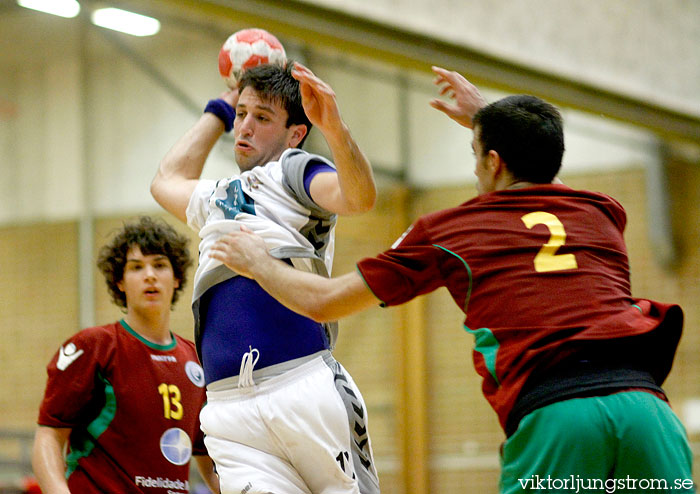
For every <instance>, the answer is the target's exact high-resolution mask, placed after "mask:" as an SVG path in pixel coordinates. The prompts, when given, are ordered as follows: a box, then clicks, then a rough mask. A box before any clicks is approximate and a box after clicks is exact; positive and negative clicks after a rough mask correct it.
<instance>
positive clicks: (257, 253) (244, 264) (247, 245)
mask: <svg viewBox="0 0 700 494" xmlns="http://www.w3.org/2000/svg"><path fill="white" fill-rule="evenodd" d="M210 256H211V258H212V259H216V260H217V261H221V262H222V263H223V264H224V265H226V266H227V267H228V268H229V269H231V270H232V271H235V272H236V273H238V274H240V275H241V276H245V277H246V278H254V275H253V273H254V272H255V268H256V267H258V266H261V265H262V264H264V263H265V262H269V261H270V260H272V257H271V256H270V255H269V254H268V253H267V246H266V245H265V241H264V240H263V239H262V237H260V236H258V235H256V234H255V233H253V232H252V231H251V230H250V229H248V228H246V227H245V226H241V231H239V232H233V233H229V234H227V235H224V236H222V237H221V238H220V239H219V240H217V241H216V243H214V245H213V246H212V247H211V254H210Z"/></svg>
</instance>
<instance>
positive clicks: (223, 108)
mask: <svg viewBox="0 0 700 494" xmlns="http://www.w3.org/2000/svg"><path fill="white" fill-rule="evenodd" d="M204 113H213V114H214V115H216V116H217V117H219V120H221V121H222V122H223V123H224V129H225V130H226V132H231V129H232V128H233V120H234V119H235V118H236V112H235V110H234V109H233V107H232V106H231V105H229V104H228V103H227V102H225V101H224V100H222V99H212V100H209V103H207V107H206V108H205V109H204Z"/></svg>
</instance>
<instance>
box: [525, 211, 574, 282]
mask: <svg viewBox="0 0 700 494" xmlns="http://www.w3.org/2000/svg"><path fill="white" fill-rule="evenodd" d="M520 219H521V220H522V221H523V223H525V226H526V227H527V228H528V229H531V228H532V227H533V226H535V225H544V226H546V227H547V229H548V230H549V241H548V242H547V243H545V244H544V245H542V247H541V248H540V251H539V252H538V253H537V255H536V256H535V260H534V264H535V271H537V272H538V273H546V272H549V271H563V270H565V269H577V268H578V263H577V262H576V257H575V256H574V255H573V254H557V253H556V252H557V250H558V249H559V247H561V246H562V245H564V243H565V242H566V231H565V230H564V225H562V223H561V221H559V218H557V217H556V216H554V215H553V214H551V213H546V212H544V211H535V212H534V213H528V214H526V215H525V216H523V217H521V218H520Z"/></svg>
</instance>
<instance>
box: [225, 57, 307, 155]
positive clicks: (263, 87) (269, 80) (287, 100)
mask: <svg viewBox="0 0 700 494" xmlns="http://www.w3.org/2000/svg"><path fill="white" fill-rule="evenodd" d="M293 67H294V62H293V61H291V60H287V63H286V65H285V66H284V67H282V66H280V65H277V64H262V65H257V66H255V67H251V68H249V69H248V70H245V71H244V72H243V74H242V75H241V78H240V80H239V81H238V92H239V93H242V92H243V89H245V88H246V87H251V88H252V89H254V90H255V92H257V93H258V96H259V97H260V99H262V100H263V101H265V102H268V103H275V104H278V105H280V106H281V107H283V108H284V109H285V110H286V111H287V124H286V126H287V127H289V126H290V125H306V135H305V136H304V138H303V139H302V140H301V142H299V145H298V146H297V147H299V148H300V147H302V146H303V145H304V141H305V140H306V138H307V137H308V136H309V132H311V127H312V125H311V122H310V121H309V119H308V117H307V116H306V113H304V107H303V106H302V104H301V92H300V90H299V81H297V80H296V79H295V78H294V77H292V68H293Z"/></svg>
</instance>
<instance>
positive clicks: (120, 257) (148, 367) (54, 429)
mask: <svg viewBox="0 0 700 494" xmlns="http://www.w3.org/2000/svg"><path fill="white" fill-rule="evenodd" d="M187 242H188V240H187V238H186V237H184V236H181V235H179V234H178V233H177V232H176V231H175V230H174V229H173V228H172V227H171V226H170V225H168V224H166V223H165V222H163V221H156V220H153V219H151V218H149V217H142V218H140V219H139V220H138V221H136V222H133V223H128V224H126V225H124V227H123V228H122V229H121V230H119V231H118V232H117V233H116V234H115V235H114V237H113V238H112V240H111V241H110V242H109V243H108V244H107V245H105V246H103V247H102V249H101V250H100V254H99V260H98V263H97V264H98V266H99V268H100V270H101V271H102V273H103V274H104V276H105V280H106V282H107V287H108V289H109V292H110V294H111V296H112V300H113V302H114V303H115V305H117V306H118V307H121V308H123V309H124V311H125V315H124V318H123V319H121V320H120V321H117V322H115V323H112V324H107V325H104V326H97V327H92V328H87V329H83V330H82V331H80V332H78V333H76V334H75V335H73V336H71V337H70V338H69V339H68V340H67V341H66V342H65V343H63V345H61V347H60V348H59V350H58V352H57V354H56V355H55V356H54V357H53V359H52V360H51V362H50V363H49V365H48V368H47V371H48V381H47V384H46V391H45V393H44V399H43V401H42V403H41V408H40V410H39V420H38V422H39V427H38V428H37V431H36V437H35V441H34V450H33V455H32V464H33V467H34V473H35V475H36V477H37V480H38V482H39V484H40V486H41V488H42V490H43V492H51V493H67V492H73V493H80V494H90V493H95V494H97V493H104V492H122V493H148V492H150V493H162V492H165V490H167V491H168V492H181V493H186V492H189V462H190V458H191V457H192V456H193V455H194V457H195V459H196V460H197V464H198V466H199V469H200V472H201V473H202V477H203V478H204V480H205V482H207V484H208V486H209V487H210V488H211V489H212V490H213V491H214V492H218V487H217V484H218V480H217V478H216V475H215V474H214V471H213V464H212V462H211V460H210V459H209V457H208V456H206V454H207V452H206V448H205V447H204V443H203V434H202V432H201V431H200V427H199V412H200V410H201V408H202V406H203V404H204V401H205V391H204V374H203V372H202V368H201V367H200V365H199V364H198V361H197V354H196V351H195V348H194V344H193V343H192V342H190V341H187V340H185V339H183V338H181V337H179V336H177V335H175V334H173V333H171V331H170V312H171V309H172V306H173V304H174V303H175V301H176V300H177V296H178V295H179V294H180V292H181V291H182V289H183V287H184V285H185V282H186V270H187V268H188V267H189V266H190V264H191V259H190V256H189V251H188V249H187ZM66 445H67V454H66V455H65V456H64V449H65V446H66ZM164 489H165V490H164Z"/></svg>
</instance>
